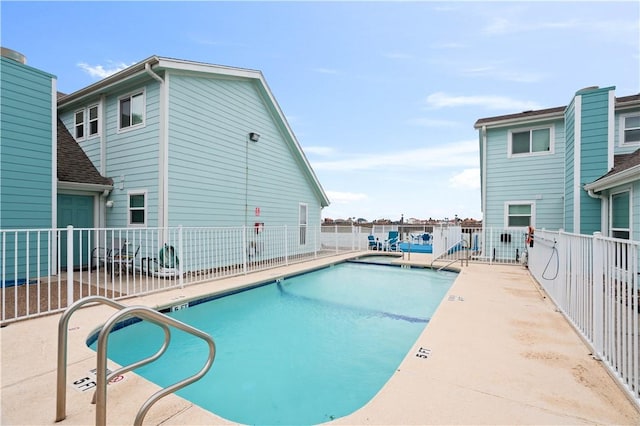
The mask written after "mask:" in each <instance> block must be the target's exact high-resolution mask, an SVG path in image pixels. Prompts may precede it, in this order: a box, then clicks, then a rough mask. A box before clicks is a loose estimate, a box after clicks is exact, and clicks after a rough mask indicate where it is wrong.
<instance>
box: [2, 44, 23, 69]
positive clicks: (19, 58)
mask: <svg viewBox="0 0 640 426" xmlns="http://www.w3.org/2000/svg"><path fill="white" fill-rule="evenodd" d="M0 56H4V57H5V58H8V59H12V60H14V61H16V62H20V63H21V64H23V65H26V64H27V58H26V57H25V56H24V55H23V54H22V53H20V52H16V51H15V50H11V49H7V48H6V47H0Z"/></svg>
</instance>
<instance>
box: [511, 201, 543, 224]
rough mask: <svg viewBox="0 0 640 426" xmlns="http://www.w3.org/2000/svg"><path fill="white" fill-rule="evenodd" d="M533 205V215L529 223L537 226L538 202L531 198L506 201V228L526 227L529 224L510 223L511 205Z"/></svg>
mask: <svg viewBox="0 0 640 426" xmlns="http://www.w3.org/2000/svg"><path fill="white" fill-rule="evenodd" d="M524 205H530V206H531V215H530V219H529V225H530V226H532V227H534V228H535V226H536V202H535V201H530V200H523V201H505V203H504V227H505V229H515V228H524V227H526V226H527V225H519V226H510V225H509V206H524Z"/></svg>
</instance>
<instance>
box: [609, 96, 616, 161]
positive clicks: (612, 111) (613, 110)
mask: <svg viewBox="0 0 640 426" xmlns="http://www.w3.org/2000/svg"><path fill="white" fill-rule="evenodd" d="M607 109H608V111H607V112H608V116H607V125H608V127H609V128H608V129H607V130H608V131H607V140H608V142H609V143H608V144H607V146H608V154H609V155H608V157H607V170H611V169H612V168H613V164H614V162H613V156H614V151H615V129H616V121H615V113H616V96H615V91H614V90H609V106H608V108H607Z"/></svg>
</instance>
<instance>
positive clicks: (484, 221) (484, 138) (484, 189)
mask: <svg viewBox="0 0 640 426" xmlns="http://www.w3.org/2000/svg"><path fill="white" fill-rule="evenodd" d="M480 188H481V189H480V190H481V192H482V199H481V200H480V209H481V210H482V230H483V231H484V230H485V226H487V218H486V217H485V213H486V205H487V126H482V175H481V176H480ZM486 235H487V233H486V232H482V247H487V245H486ZM484 255H485V256H487V255H488V254H487V253H484Z"/></svg>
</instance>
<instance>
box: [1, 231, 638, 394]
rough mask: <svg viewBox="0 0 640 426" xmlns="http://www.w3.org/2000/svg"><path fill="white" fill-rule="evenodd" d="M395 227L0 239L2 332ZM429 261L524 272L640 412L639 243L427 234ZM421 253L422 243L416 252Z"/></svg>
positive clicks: (408, 237) (407, 236)
mask: <svg viewBox="0 0 640 426" xmlns="http://www.w3.org/2000/svg"><path fill="white" fill-rule="evenodd" d="M389 231H394V232H400V235H399V237H400V240H401V241H404V242H411V241H412V239H413V240H416V237H415V235H412V234H411V233H409V232H403V230H400V231H399V230H398V228H397V227H396V228H393V227H389V226H386V227H385V228H381V227H373V228H368V229H367V228H361V227H357V226H346V227H337V226H329V227H327V226H322V227H320V226H318V227H312V226H304V227H287V226H273V227H264V228H260V229H257V230H256V229H255V228H253V227H234V228H219V227H218V228H188V227H175V228H166V229H163V228H122V229H115V228H103V229H74V228H72V227H68V228H61V229H31V230H26V229H24V230H0V285H1V287H0V324H2V325H5V324H7V323H10V322H12V321H16V320H19V319H24V318H29V317H35V316H39V315H44V314H47V313H52V312H59V311H62V310H64V309H65V308H66V307H67V306H69V305H70V304H71V303H73V302H74V301H76V300H79V299H81V298H83V297H86V296H103V297H108V298H111V299H114V300H117V299H122V298H126V297H131V296H136V295H143V294H148V293H152V292H156V291H161V290H165V289H169V288H174V287H182V286H186V285H190V284H195V283H199V282H204V281H209V280H214V279H219V278H224V277H230V276H237V275H242V274H247V273H249V272H254V271H259V270H264V269H269V268H275V267H278V266H285V265H288V264H291V263H295V262H301V261H305V260H311V259H315V258H320V257H324V256H332V255H336V254H341V253H348V252H353V251H363V250H367V249H368V248H369V235H373V236H374V238H377V239H378V240H379V241H385V240H387V239H388V238H389ZM430 235H431V237H432V238H431V243H432V249H433V253H432V257H433V258H440V259H468V260H471V261H482V262H489V263H493V262H496V263H502V264H505V263H506V264H521V263H522V262H523V261H525V260H526V261H527V262H528V267H529V270H530V272H531V274H532V276H533V277H534V278H535V279H536V280H537V281H538V282H539V283H540V285H541V286H542V287H543V288H544V289H545V291H546V292H547V293H548V294H549V295H550V297H551V298H552V299H553V301H554V302H555V303H556V305H557V306H558V307H559V309H560V310H561V311H562V312H563V313H564V315H565V316H566V317H567V318H568V319H569V321H570V322H571V323H572V324H573V325H574V326H575V327H576V329H577V330H578V331H579V332H580V333H581V334H582V335H583V337H584V338H585V339H586V341H587V342H589V344H590V345H592V347H593V351H594V354H595V355H596V356H597V357H598V358H600V359H602V361H603V362H604V363H605V364H606V365H607V367H608V368H609V369H610V371H611V372H612V374H613V375H614V376H615V377H617V378H618V380H619V381H620V383H621V384H622V385H623V386H624V387H625V389H626V390H627V391H628V393H629V395H630V396H631V397H632V398H633V399H634V401H636V404H637V405H639V406H640V343H639V338H640V329H639V312H640V305H639V303H638V297H639V289H638V273H639V272H640V271H639V263H640V262H639V259H638V257H639V256H640V251H639V246H640V243H639V242H634V241H627V240H619V239H613V238H605V237H602V236H600V235H598V234H596V235H593V236H588V235H576V234H569V233H565V232H549V231H545V230H537V231H536V234H535V239H534V246H533V247H528V248H526V247H525V239H526V234H525V229H524V228H522V229H519V228H516V229H500V228H485V229H479V228H461V227H459V226H440V227H434V228H433V229H432V232H431V233H430ZM416 243H418V241H416Z"/></svg>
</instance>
